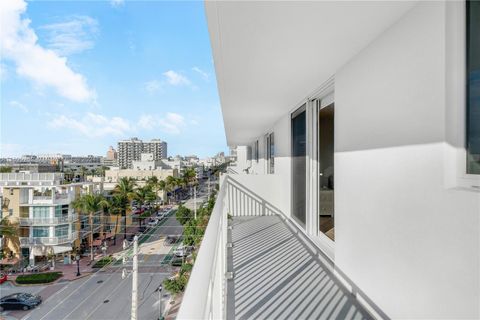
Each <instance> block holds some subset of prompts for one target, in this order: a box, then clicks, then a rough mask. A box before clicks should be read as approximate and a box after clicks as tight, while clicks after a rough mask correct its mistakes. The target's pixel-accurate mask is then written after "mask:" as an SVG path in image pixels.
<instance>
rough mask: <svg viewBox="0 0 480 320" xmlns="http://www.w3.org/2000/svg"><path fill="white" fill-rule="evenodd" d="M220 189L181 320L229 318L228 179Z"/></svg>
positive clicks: (189, 285) (183, 305) (189, 284)
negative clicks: (226, 279) (227, 273)
mask: <svg viewBox="0 0 480 320" xmlns="http://www.w3.org/2000/svg"><path fill="white" fill-rule="evenodd" d="M220 180H221V187H220V190H219V193H218V196H217V200H216V202H215V207H214V208H213V211H212V215H211V216H210V222H209V223H208V226H207V230H206V231H205V235H204V237H203V240H202V243H201V245H200V250H199V252H198V255H197V259H196V260H195V265H194V267H193V270H192V274H191V276H190V279H189V281H188V285H187V288H186V290H185V294H184V296H183V300H182V304H181V306H180V310H179V313H178V315H177V318H178V319H224V318H225V317H226V288H225V285H226V281H225V275H226V271H227V270H226V266H227V265H226V261H227V259H226V250H227V249H226V245H227V225H228V218H227V211H226V205H225V201H226V200H227V197H226V196H225V195H226V185H227V183H228V181H227V179H225V178H224V177H221V178H220Z"/></svg>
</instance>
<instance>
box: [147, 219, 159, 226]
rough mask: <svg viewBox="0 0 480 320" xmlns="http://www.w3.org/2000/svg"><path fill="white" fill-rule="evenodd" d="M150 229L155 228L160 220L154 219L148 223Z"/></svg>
mask: <svg viewBox="0 0 480 320" xmlns="http://www.w3.org/2000/svg"><path fill="white" fill-rule="evenodd" d="M147 224H148V225H149V226H150V227H154V226H156V225H157V224H158V219H152V220H150V221H148V223H147Z"/></svg>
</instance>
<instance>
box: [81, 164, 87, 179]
mask: <svg viewBox="0 0 480 320" xmlns="http://www.w3.org/2000/svg"><path fill="white" fill-rule="evenodd" d="M87 173H88V169H87V168H85V167H84V166H81V167H80V175H81V176H82V181H85V176H86V175H87Z"/></svg>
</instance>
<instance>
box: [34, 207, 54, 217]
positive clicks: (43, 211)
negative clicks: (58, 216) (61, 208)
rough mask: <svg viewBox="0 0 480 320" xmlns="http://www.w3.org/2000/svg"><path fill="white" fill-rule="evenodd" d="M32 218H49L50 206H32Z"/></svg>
mask: <svg viewBox="0 0 480 320" xmlns="http://www.w3.org/2000/svg"><path fill="white" fill-rule="evenodd" d="M33 218H34V219H46V218H50V207H33Z"/></svg>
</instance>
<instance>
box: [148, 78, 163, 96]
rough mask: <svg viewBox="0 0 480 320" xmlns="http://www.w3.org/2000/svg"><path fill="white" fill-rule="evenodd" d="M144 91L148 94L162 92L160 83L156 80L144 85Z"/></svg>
mask: <svg viewBox="0 0 480 320" xmlns="http://www.w3.org/2000/svg"><path fill="white" fill-rule="evenodd" d="M145 90H147V91H148V92H149V93H154V92H157V91H160V90H162V83H161V82H160V81H158V80H151V81H147V82H146V83H145Z"/></svg>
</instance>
